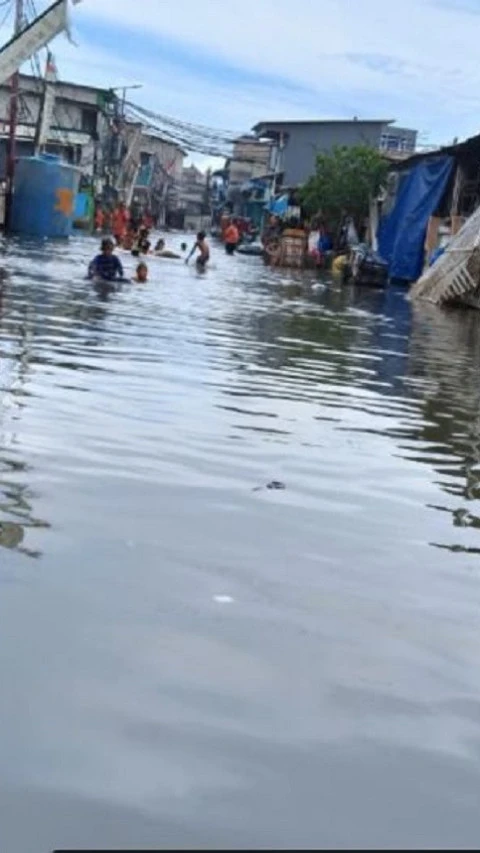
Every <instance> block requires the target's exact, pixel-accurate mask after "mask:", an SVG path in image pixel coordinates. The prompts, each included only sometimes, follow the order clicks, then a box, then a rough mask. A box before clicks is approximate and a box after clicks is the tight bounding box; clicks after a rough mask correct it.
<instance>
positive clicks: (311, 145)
mask: <svg viewBox="0 0 480 853" xmlns="http://www.w3.org/2000/svg"><path fill="white" fill-rule="evenodd" d="M382 127H383V125H382V124H381V123H380V122H368V123H367V122H353V121H352V122H331V123H330V122H328V123H327V122H325V123H324V124H322V125H315V124H298V125H290V126H287V125H285V126H284V128H283V131H284V133H285V147H284V149H283V152H282V153H281V155H280V171H282V172H284V178H283V184H284V186H293V187H294V186H298V185H299V184H303V183H304V182H305V181H306V180H307V179H308V178H309V177H310V176H311V175H312V174H313V173H314V171H315V159H316V156H317V154H320V153H324V152H328V151H331V150H332V148H334V147H335V146H336V145H348V146H354V145H371V146H372V147H373V148H378V147H379V145H380V136H381V132H382ZM279 129H280V130H282V128H281V127H280V128H279Z"/></svg>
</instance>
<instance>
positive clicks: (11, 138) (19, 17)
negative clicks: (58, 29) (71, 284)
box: [5, 0, 23, 231]
mask: <svg viewBox="0 0 480 853" xmlns="http://www.w3.org/2000/svg"><path fill="white" fill-rule="evenodd" d="M22 27H23V0H15V24H14V34H15V35H18V34H19V33H20V31H21V29H22ZM19 79H20V77H19V72H18V71H16V72H15V74H14V75H13V77H12V78H11V83H10V109H9V125H10V127H9V135H8V152H7V187H6V195H5V228H6V230H7V231H8V230H9V228H10V223H11V214H12V201H13V181H14V177H15V155H16V150H15V149H16V138H17V120H18V89H19Z"/></svg>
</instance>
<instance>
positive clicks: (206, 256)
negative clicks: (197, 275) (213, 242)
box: [185, 231, 210, 270]
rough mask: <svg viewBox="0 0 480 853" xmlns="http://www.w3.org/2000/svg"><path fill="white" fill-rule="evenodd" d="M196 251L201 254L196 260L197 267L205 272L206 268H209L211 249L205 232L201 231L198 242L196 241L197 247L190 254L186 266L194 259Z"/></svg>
mask: <svg viewBox="0 0 480 853" xmlns="http://www.w3.org/2000/svg"><path fill="white" fill-rule="evenodd" d="M195 250H197V251H198V252H199V253H200V254H199V255H197V257H196V258H195V263H196V265H197V269H199V270H204V269H205V267H206V266H207V263H208V261H209V260H210V248H209V245H208V243H207V241H206V239H205V231H199V232H198V234H197V241H196V243H195V245H194V246H193V248H192V251H191V252H190V254H189V256H188V258H187V259H186V261H185V263H186V264H188V262H189V260H190V258H191V257H192V255H193V253H194V252H195Z"/></svg>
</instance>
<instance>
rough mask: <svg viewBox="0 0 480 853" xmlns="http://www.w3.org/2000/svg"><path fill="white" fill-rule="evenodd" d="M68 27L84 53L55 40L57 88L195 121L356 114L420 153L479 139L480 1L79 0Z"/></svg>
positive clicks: (235, 124)
mask: <svg viewBox="0 0 480 853" xmlns="http://www.w3.org/2000/svg"><path fill="white" fill-rule="evenodd" d="M25 2H30V0H25ZM48 5H49V2H47V0H36V6H37V8H38V10H39V11H43V9H45V8H46V7H47V6H48ZM2 11H3V10H2V8H1V4H0V13H1V12H2ZM1 17H2V15H1V14H0V20H1ZM71 22H72V35H73V38H74V41H75V45H73V44H71V43H70V42H69V41H68V39H67V38H66V37H65V36H59V37H57V39H55V41H54V43H53V45H52V49H53V52H54V54H55V58H56V61H57V65H58V69H59V74H60V77H61V79H71V80H74V81H76V82H78V83H86V84H92V85H96V86H101V87H105V88H108V87H110V86H123V85H129V84H133V83H136V84H142V88H141V89H138V90H135V91H131V92H130V93H129V97H130V99H131V100H134V101H135V102H137V103H138V104H140V105H142V106H144V107H147V108H149V109H152V110H154V111H155V112H158V113H163V114H165V115H170V116H174V117H176V118H180V119H182V120H185V121H188V122H193V123H200V124H202V125H207V126H210V127H213V128H221V129H226V130H229V131H231V132H232V131H234V132H237V131H238V132H245V131H248V130H249V129H250V128H251V127H252V126H253V125H254V124H255V123H256V122H258V121H261V120H269V119H277V120H278V119H280V118H283V119H289V118H297V119H298V118H307V119H315V118H317V119H321V118H352V117H353V116H354V115H355V116H358V118H360V119H362V118H384V119H395V120H396V121H397V123H398V124H400V125H402V126H406V127H413V128H416V129H417V130H418V131H419V133H420V138H419V142H420V143H421V144H425V145H435V144H443V143H445V144H447V143H450V142H451V141H452V140H453V138H454V137H458V138H459V139H462V138H465V137H467V136H471V135H473V134H475V133H477V132H480V109H479V94H478V93H479V92H480V63H479V61H478V55H479V49H478V43H479V35H480V0H402V2H401V3H396V4H391V3H388V2H385V0H362V2H361V3H354V2H353V0H302V2H301V3H295V2H294V0H242V2H241V3H238V4H228V3H225V1H224V0H202V2H198V0H174V2H169V3H167V2H165V0H136V2H135V0H82V2H81V3H80V5H76V6H72V8H71ZM6 26H10V27H11V19H9V20H7V22H6ZM6 32H7V31H6V30H5V27H4V28H3V29H0V36H4V35H6ZM197 160H198V158H197Z"/></svg>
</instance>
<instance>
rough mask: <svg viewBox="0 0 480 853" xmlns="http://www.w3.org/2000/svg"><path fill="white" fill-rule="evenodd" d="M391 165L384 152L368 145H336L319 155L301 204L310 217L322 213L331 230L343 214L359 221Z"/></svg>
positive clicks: (303, 188) (303, 191) (304, 188)
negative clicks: (383, 155)
mask: <svg viewBox="0 0 480 853" xmlns="http://www.w3.org/2000/svg"><path fill="white" fill-rule="evenodd" d="M388 168H389V166H388V163H387V161H386V160H385V159H384V158H383V157H382V155H381V154H380V153H379V152H378V151H376V150H375V149H374V148H370V147H369V146H368V145H357V146H354V147H352V148H349V147H347V146H336V147H335V148H333V150H332V151H331V152H330V153H328V154H318V155H317V159H316V164H315V174H314V175H312V177H311V178H309V179H308V181H307V182H306V184H304V186H303V187H302V189H301V191H300V194H301V201H302V204H303V206H304V207H305V209H306V211H307V213H308V215H309V216H316V215H319V216H322V217H323V218H324V219H325V221H326V222H327V223H328V225H329V227H330V229H332V230H333V229H335V228H337V227H338V225H339V224H340V221H341V218H342V214H344V213H348V214H349V215H350V216H353V218H354V220H355V222H356V223H357V224H358V223H360V222H361V220H363V219H364V218H365V217H366V216H368V210H369V200H370V198H372V197H374V196H375V195H377V193H378V191H379V189H380V187H381V185H382V183H383V182H384V181H385V179H386V176H387V172H388Z"/></svg>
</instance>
